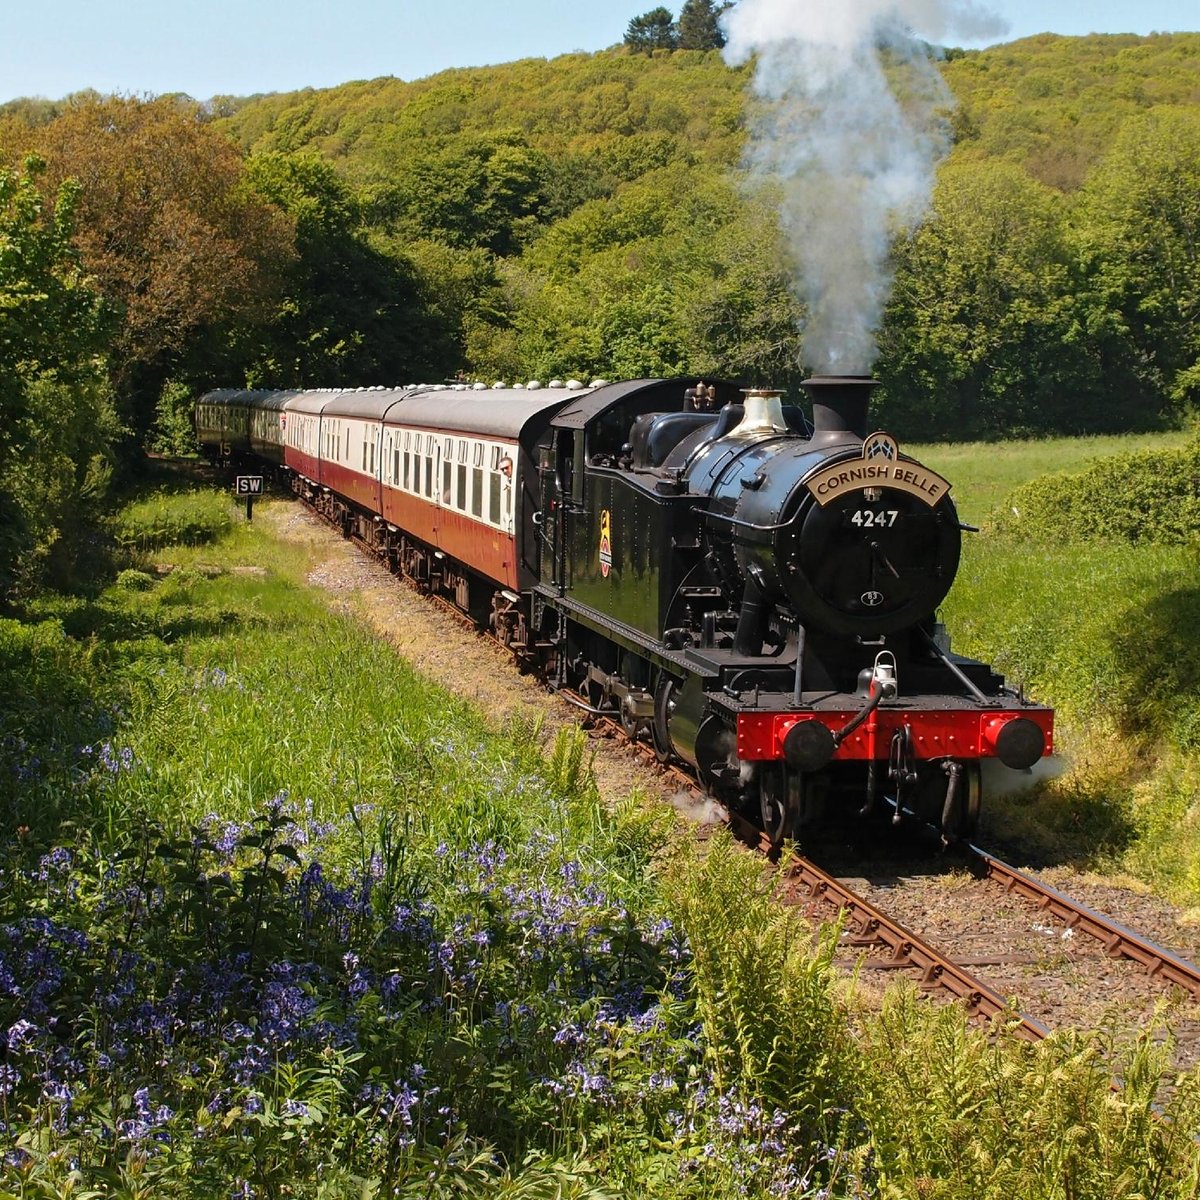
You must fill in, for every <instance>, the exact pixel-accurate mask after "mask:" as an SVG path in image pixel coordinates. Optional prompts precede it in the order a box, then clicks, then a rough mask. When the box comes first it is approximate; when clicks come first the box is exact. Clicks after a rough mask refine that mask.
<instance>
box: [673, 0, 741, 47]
mask: <svg viewBox="0 0 1200 1200" xmlns="http://www.w3.org/2000/svg"><path fill="white" fill-rule="evenodd" d="M729 7H730V6H729V5H728V4H714V3H713V0H684V4H683V7H682V8H681V9H680V10H679V49H680V50H720V49H721V47H722V46H724V45H725V35H724V33H722V32H721V26H720V23H719V21H718V18H719V17H720V15H721V14H722V13H723V12H724V11H725V10H726V9H727V8H729Z"/></svg>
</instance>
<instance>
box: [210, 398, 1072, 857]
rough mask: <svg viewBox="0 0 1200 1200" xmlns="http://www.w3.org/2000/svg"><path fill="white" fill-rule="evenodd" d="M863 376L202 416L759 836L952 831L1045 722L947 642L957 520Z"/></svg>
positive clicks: (218, 406)
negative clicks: (987, 774) (837, 825)
mask: <svg viewBox="0 0 1200 1200" xmlns="http://www.w3.org/2000/svg"><path fill="white" fill-rule="evenodd" d="M875 385H876V381H875V380H873V379H871V378H868V377H862V376H815V377H813V378H810V379H807V380H805V381H804V382H803V383H802V384H801V385H800V387H801V389H802V391H803V393H804V396H805V399H806V401H807V403H806V404H798V403H795V402H786V403H785V395H784V393H782V392H781V391H779V390H776V389H770V388H756V387H742V386H740V385H739V384H737V383H735V382H730V381H724V380H720V379H718V380H702V379H698V378H675V379H638V380H627V381H622V382H609V381H605V380H596V381H593V382H592V383H589V384H584V383H582V382H580V381H577V380H566V381H563V380H552V381H550V382H549V383H548V384H546V385H545V386H542V385H540V384H538V383H537V382H536V381H533V382H530V383H528V384H525V385H515V386H505V385H502V384H496V385H494V386H485V385H482V384H475V385H466V384H463V383H460V382H456V383H447V384H439V385H430V386H410V387H403V388H381V387H375V388H355V389H350V390H339V389H315V390H314V389H308V390H298V391H278V390H241V389H221V390H215V391H210V392H207V393H205V394H204V395H202V396H200V397H199V398H198V399H197V401H196V405H195V424H196V432H197V436H198V439H199V442H200V445H201V447H202V449H203V450H204V452H205V453H206V454H207V455H209V456H210V457H211V458H212V459H213V460H214V461H217V462H222V463H224V464H226V465H231V466H234V467H236V468H241V467H244V466H247V465H249V466H251V467H254V466H257V467H260V468H263V469H265V470H267V471H270V472H272V473H274V474H277V475H278V476H280V477H281V478H282V479H283V480H284V481H285V482H286V486H288V487H289V488H290V489H291V490H292V491H294V492H295V494H296V495H297V496H299V497H300V498H302V499H303V500H304V501H305V502H307V503H308V504H309V505H311V506H312V507H313V508H315V509H316V510H317V511H318V512H320V513H321V514H323V515H324V516H325V517H326V518H328V519H329V520H330V521H331V522H333V523H334V524H335V525H336V526H338V527H339V528H340V529H341V531H342V532H343V533H344V534H345V535H347V536H350V537H353V538H355V539H356V540H357V541H358V542H359V543H361V544H362V545H363V546H365V547H366V548H368V549H369V550H370V551H371V552H373V553H374V554H376V555H377V556H378V557H379V558H381V559H382V560H383V561H384V562H386V563H387V564H388V566H389V567H390V568H391V569H392V570H394V571H396V572H398V573H400V574H402V575H404V576H407V577H408V578H409V579H410V580H412V581H414V582H415V583H416V584H417V585H418V586H419V587H420V588H422V589H424V590H426V591H428V592H433V593H437V594H439V595H441V596H444V597H446V598H448V599H449V600H450V601H452V602H453V603H454V604H455V605H456V606H457V607H458V608H459V609H461V610H462V611H463V612H464V613H466V614H469V616H470V617H471V618H473V619H474V621H475V622H476V623H477V624H478V625H479V627H481V628H486V629H490V630H491V632H492V633H493V634H494V635H495V637H496V638H498V639H499V640H500V641H501V642H502V643H503V644H504V645H505V646H507V647H508V648H509V649H510V650H511V652H512V653H513V654H514V655H515V657H516V659H517V660H518V663H519V664H520V666H521V667H522V668H523V669H527V670H530V671H535V672H537V673H538V674H539V675H540V677H541V678H542V679H543V680H544V681H545V683H546V684H547V685H548V686H549V687H550V688H552V689H554V690H556V691H559V692H561V693H563V694H564V695H565V696H567V697H568V698H570V699H571V701H572V702H573V703H575V704H577V705H579V706H581V707H584V708H586V709H587V710H588V711H589V712H591V713H595V714H607V715H608V716H611V717H613V718H615V719H616V721H618V722H619V724H620V726H621V728H622V730H623V731H624V733H625V735H626V736H628V737H629V738H630V739H631V740H635V741H637V740H640V741H644V742H646V743H648V744H649V746H650V747H652V748H653V752H654V754H655V756H656V757H657V758H658V760H659V761H660V762H662V763H664V764H665V763H670V762H676V763H682V764H686V766H687V767H688V768H689V769H690V771H691V772H692V773H693V774H694V776H695V778H696V779H697V780H698V782H699V783H700V785H701V786H702V787H703V788H704V789H705V791H706V792H707V793H709V794H710V795H711V796H713V797H714V798H715V799H716V800H718V801H719V802H721V803H722V804H724V805H726V806H727V807H730V808H736V809H739V810H743V811H749V812H751V813H753V814H754V815H756V817H757V819H758V820H759V822H760V823H761V827H762V828H763V830H764V832H765V834H766V836H767V837H768V838H769V839H770V840H771V842H772V843H774V844H776V845H778V844H780V843H782V842H783V841H784V840H785V839H788V838H794V837H797V836H799V834H800V833H801V832H802V831H804V830H805V829H806V828H807V827H808V826H809V825H810V824H811V823H812V822H814V821H816V820H817V819H818V818H820V817H821V816H823V815H827V814H829V813H830V812H831V811H834V812H844V813H849V814H854V815H855V816H861V817H863V818H871V817H872V815H873V814H878V815H879V816H880V817H882V818H884V820H885V821H886V820H889V819H890V820H891V821H899V820H900V819H901V818H902V817H912V818H915V819H917V820H920V821H923V822H926V823H928V824H932V825H934V826H935V827H936V828H939V829H940V830H941V831H942V835H943V837H944V838H946V839H947V840H954V839H958V838H961V837H964V836H968V835H969V834H970V833H971V832H972V831H973V830H974V829H975V827H976V825H977V823H978V820H979V814H980V809H981V804H982V798H983V780H984V773H983V770H982V765H983V764H984V763H985V762H988V761H989V760H992V761H994V762H996V763H999V764H1002V765H1003V767H1005V768H1008V769H1009V770H1011V771H1013V772H1028V771H1029V770H1030V769H1031V768H1032V767H1034V766H1035V764H1037V763H1038V762H1039V760H1041V759H1042V758H1043V757H1045V756H1048V755H1050V754H1051V753H1052V752H1053V735H1054V714H1053V711H1052V710H1051V709H1050V708H1048V707H1046V706H1045V705H1042V704H1039V703H1036V702H1035V701H1033V700H1031V699H1029V698H1027V697H1025V696H1024V695H1023V694H1022V692H1021V691H1019V690H1014V689H1013V688H1010V687H1008V686H1007V685H1006V683H1005V680H1004V678H1003V677H1002V676H1001V675H1000V674H998V673H997V672H996V671H995V670H993V669H992V667H991V666H989V665H988V664H986V663H983V662H979V661H976V660H974V659H970V658H967V657H963V656H961V655H958V654H955V653H952V652H951V649H950V644H949V638H948V636H947V634H946V630H945V628H944V626H943V624H942V623H941V622H940V621H939V620H938V608H939V605H940V604H941V603H942V601H943V600H944V599H945V597H946V595H947V593H948V592H949V590H950V587H951V584H952V583H953V582H954V578H955V575H956V572H957V570H958V566H959V559H960V554H961V548H962V533H963V531H964V530H965V529H967V528H969V527H967V526H965V525H963V524H962V523H961V522H960V520H959V516H958V513H957V511H956V508H955V505H954V501H953V499H952V497H951V484H950V482H949V481H948V480H946V479H945V478H943V477H942V476H941V475H939V474H938V473H937V472H936V471H934V470H932V469H930V468H929V467H927V466H925V465H923V464H922V463H920V462H918V461H917V460H916V459H914V458H913V457H911V456H910V455H908V454H906V453H904V452H903V451H902V449H901V447H900V444H899V442H898V440H897V439H896V438H895V437H893V436H892V435H890V434H889V433H887V432H885V431H882V430H875V431H872V430H871V428H870V422H869V409H870V396H871V392H872V389H873V388H874V387H875Z"/></svg>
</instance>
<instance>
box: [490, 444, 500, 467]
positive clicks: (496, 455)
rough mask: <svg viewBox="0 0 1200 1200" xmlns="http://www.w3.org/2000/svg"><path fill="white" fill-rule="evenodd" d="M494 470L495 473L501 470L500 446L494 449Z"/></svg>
mask: <svg viewBox="0 0 1200 1200" xmlns="http://www.w3.org/2000/svg"><path fill="white" fill-rule="evenodd" d="M492 470H493V471H498V470H500V447H499V446H493V447H492Z"/></svg>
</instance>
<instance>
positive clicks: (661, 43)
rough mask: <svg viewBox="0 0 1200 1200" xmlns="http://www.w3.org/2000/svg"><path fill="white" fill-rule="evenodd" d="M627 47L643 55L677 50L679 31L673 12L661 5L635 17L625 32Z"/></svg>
mask: <svg viewBox="0 0 1200 1200" xmlns="http://www.w3.org/2000/svg"><path fill="white" fill-rule="evenodd" d="M625 45H626V46H628V47H629V48H630V49H631V50H635V51H637V52H639V53H641V54H652V53H653V52H654V51H655V50H675V49H677V48H678V46H679V30H678V29H677V28H676V25H675V18H674V17H673V16H671V10H670V9H669V8H663V7H662V5H659V6H658V8H652V9H650V11H649V12H644V13H642V15H641V16H640V17H634V18H633V19H632V20H631V21H630V22H629V25H628V26H627V27H626V30H625Z"/></svg>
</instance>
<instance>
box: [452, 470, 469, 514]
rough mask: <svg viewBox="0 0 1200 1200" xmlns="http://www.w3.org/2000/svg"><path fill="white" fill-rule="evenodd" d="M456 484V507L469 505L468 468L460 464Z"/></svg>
mask: <svg viewBox="0 0 1200 1200" xmlns="http://www.w3.org/2000/svg"><path fill="white" fill-rule="evenodd" d="M455 486H456V487H457V488H458V490H457V491H456V492H455V493H454V507H455V508H464V509H465V508H466V507H467V468H466V467H464V466H463V465H462V463H459V464H458V478H457V479H456V480H455Z"/></svg>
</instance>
